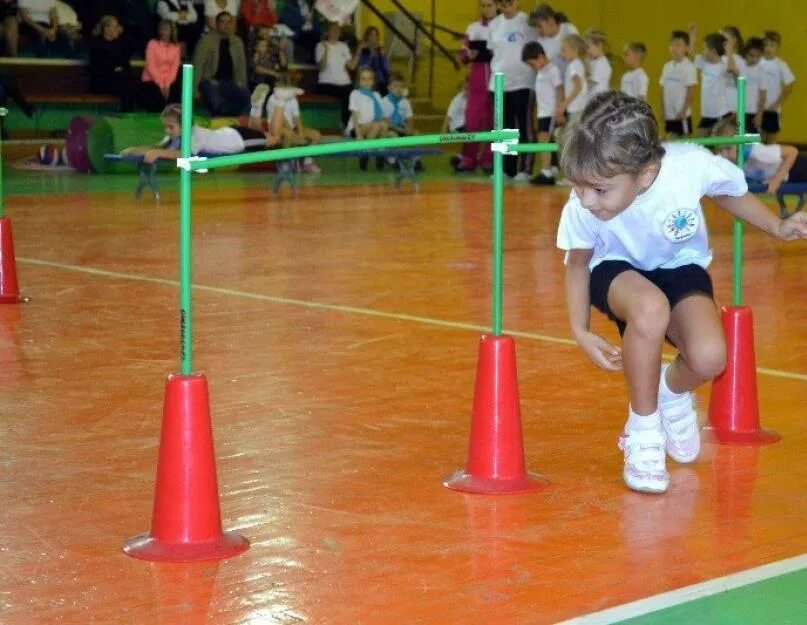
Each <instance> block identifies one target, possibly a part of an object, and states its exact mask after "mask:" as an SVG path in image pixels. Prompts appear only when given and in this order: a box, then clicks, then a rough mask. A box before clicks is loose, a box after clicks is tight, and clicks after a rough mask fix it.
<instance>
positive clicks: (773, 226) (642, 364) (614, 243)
mask: <svg viewBox="0 0 807 625" xmlns="http://www.w3.org/2000/svg"><path fill="white" fill-rule="evenodd" d="M561 166H562V168H563V170H564V173H565V174H566V176H567V177H568V179H569V180H571V181H572V183H573V184H574V192H573V193H572V195H571V196H570V198H569V201H568V202H567V203H566V205H565V206H564V208H563V212H562V215H561V220H560V226H559V228H558V247H560V248H561V249H563V250H566V252H567V253H566V261H565V264H566V293H567V306H568V312H569V318H570V321H571V327H572V333H573V336H574V337H575V340H576V341H577V343H578V345H579V346H580V347H581V349H583V351H584V352H585V353H586V355H588V357H589V358H590V359H591V360H592V361H593V362H594V363H595V364H597V365H598V366H600V367H602V368H603V369H606V370H609V371H619V370H622V371H623V372H624V376H625V380H626V382H627V385H628V394H629V397H630V405H629V408H628V420H627V423H626V424H625V427H624V430H623V434H622V436H621V437H620V440H619V447H620V449H622V451H623V452H624V468H623V473H622V475H623V479H624V481H625V483H626V484H627V486H628V487H629V488H631V489H633V490H637V491H641V492H648V493H663V492H665V491H666V490H667V487H668V485H669V481H670V476H669V473H668V472H667V469H666V458H665V451H666V453H667V454H669V455H670V457H672V458H673V460H675V461H677V462H680V463H688V462H693V461H694V460H696V459H697V457H698V453H699V451H700V432H699V430H698V422H697V414H696V412H695V409H694V406H693V397H692V391H693V390H694V389H695V388H697V387H698V386H700V385H701V384H703V383H704V382H706V381H708V380H710V379H712V378H713V377H715V376H717V375H719V374H720V373H722V371H723V369H724V368H725V363H726V347H725V339H724V335H723V328H722V325H721V322H720V317H719V315H718V312H717V308H716V306H715V303H714V300H713V289H712V283H711V279H710V278H709V274H708V273H707V271H706V268H707V267H708V265H709V263H710V262H711V259H712V252H711V250H710V248H709V240H708V233H707V230H706V223H705V221H704V216H703V211H702V208H701V205H700V201H701V198H702V197H703V196H708V197H711V198H712V200H713V201H714V202H715V203H717V204H718V205H719V206H720V207H722V208H724V209H725V210H727V211H728V212H730V213H731V214H733V215H735V216H736V217H739V218H741V219H743V220H745V221H747V222H749V223H751V224H752V225H754V226H756V227H758V228H760V229H762V230H763V231H765V232H767V233H768V234H769V235H771V236H773V237H775V238H778V239H782V240H792V239H796V238H807V214H805V213H796V214H795V215H793V216H791V217H789V218H788V219H786V220H781V219H779V218H778V217H777V216H776V215H774V214H773V213H771V212H770V211H769V210H768V209H767V208H766V207H765V206H764V205H763V204H762V203H761V202H760V201H759V200H758V199H757V198H756V197H755V196H754V195H753V194H750V193H748V187H747V185H746V183H745V178H744V176H743V174H742V172H741V171H740V170H739V169H738V168H737V167H736V166H735V165H733V164H732V163H729V162H728V161H726V160H725V159H722V158H720V157H719V156H716V155H714V154H711V153H710V152H708V151H707V150H706V149H704V148H702V147H699V146H695V145H691V144H689V145H688V144H684V143H678V144H666V145H662V144H661V143H660V141H659V137H658V127H657V125H656V120H655V117H654V115H653V111H652V110H651V108H650V107H649V106H648V105H647V104H646V103H644V102H640V101H639V100H636V99H634V98H630V97H628V96H626V95H625V94H622V93H619V92H617V91H609V92H606V93H602V94H600V95H598V96H596V97H595V98H594V99H593V100H592V101H591V102H589V104H588V106H587V107H586V109H585V111H584V112H583V115H582V117H581V119H580V122H579V123H578V124H577V125H576V126H575V127H574V128H573V129H572V130H570V132H569V137H568V140H567V142H566V144H565V146H564V150H563V154H562V156H561ZM670 198H675V201H674V202H670ZM628 209H630V210H628ZM592 305H593V306H594V307H596V308H598V309H599V310H601V311H602V312H604V313H605V314H607V315H608V316H609V318H611V319H612V320H614V321H615V322H616V323H617V325H618V327H619V330H620V334H622V348H621V350H620V349H619V348H618V347H616V346H615V345H612V344H611V343H610V342H609V341H607V340H605V339H604V338H602V337H601V336H599V335H597V334H595V333H593V332H592V331H591V329H590V326H589V323H590V310H589V309H590V306H592ZM665 337H667V338H669V340H670V341H671V342H672V343H673V344H674V345H676V346H677V348H678V352H679V353H678V355H677V357H676V358H675V360H674V361H673V362H672V364H670V365H669V366H666V365H665V366H663V367H662V366H661V352H662V346H663V344H664V341H665Z"/></svg>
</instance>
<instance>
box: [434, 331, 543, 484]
mask: <svg viewBox="0 0 807 625" xmlns="http://www.w3.org/2000/svg"><path fill="white" fill-rule="evenodd" d="M548 484H549V482H548V480H546V479H545V478H543V477H541V476H540V475H536V474H535V473H528V472H527V470H526V468H525V463H524V443H523V437H522V433H521V409H520V407H519V398H518V378H517V374H516V344H515V341H513V339H512V338H511V337H509V336H483V337H482V340H481V341H480V342H479V360H478V361H477V366H476V390H475V392H474V409H473V414H472V416H471V440H470V444H469V446H468V462H467V464H466V467H465V470H464V471H457V472H456V473H454V474H452V475H450V476H448V477H447V478H446V479H445V480H444V481H443V486H445V487H446V488H450V489H452V490H459V491H463V492H466V493H477V494H485V495H507V494H516V493H528V492H535V491H538V490H542V489H544V488H546V487H547V486H548Z"/></svg>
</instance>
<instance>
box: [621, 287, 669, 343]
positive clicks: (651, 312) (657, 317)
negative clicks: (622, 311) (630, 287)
mask: <svg viewBox="0 0 807 625" xmlns="http://www.w3.org/2000/svg"><path fill="white" fill-rule="evenodd" d="M625 321H626V323H627V327H628V329H630V330H632V331H633V332H637V333H639V334H641V335H642V336H647V337H655V338H657V337H663V336H664V335H665V334H666V333H667V328H668V327H669V325H670V302H669V301H668V300H667V298H666V297H665V296H664V294H663V293H661V292H659V293H652V294H645V295H643V296H642V297H640V298H637V299H636V301H634V302H632V303H631V305H630V308H629V310H628V315H627V319H626V320H625Z"/></svg>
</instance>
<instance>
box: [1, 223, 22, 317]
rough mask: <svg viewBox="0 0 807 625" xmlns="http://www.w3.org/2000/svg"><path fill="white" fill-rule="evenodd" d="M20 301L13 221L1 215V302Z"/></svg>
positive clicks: (11, 302)
mask: <svg viewBox="0 0 807 625" xmlns="http://www.w3.org/2000/svg"><path fill="white" fill-rule="evenodd" d="M19 301H21V299H20V287H19V285H18V284H17V264H16V261H15V260H14V239H13V238H12V236H11V222H10V221H9V220H8V217H0V304H16V303H17V302H19Z"/></svg>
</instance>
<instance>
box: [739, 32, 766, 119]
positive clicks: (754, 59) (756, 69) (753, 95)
mask: <svg viewBox="0 0 807 625" xmlns="http://www.w3.org/2000/svg"><path fill="white" fill-rule="evenodd" d="M764 49H765V44H764V42H763V41H762V39H761V38H759V37H751V38H750V39H749V40H748V41H746V43H745V47H744V48H743V60H744V61H745V81H746V82H745V94H746V95H745V111H746V113H745V131H746V132H753V133H757V132H759V129H760V126H762V112H763V111H764V110H765V102H766V101H767V99H768V94H767V89H768V87H767V85H766V84H765V72H764V71H763V69H762V63H761V62H760V61H761V60H762V53H763V50H764Z"/></svg>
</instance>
